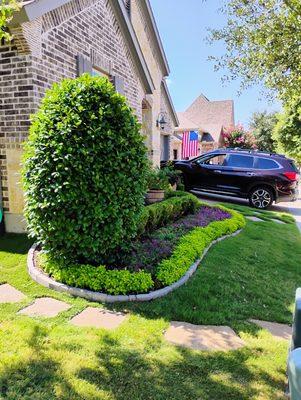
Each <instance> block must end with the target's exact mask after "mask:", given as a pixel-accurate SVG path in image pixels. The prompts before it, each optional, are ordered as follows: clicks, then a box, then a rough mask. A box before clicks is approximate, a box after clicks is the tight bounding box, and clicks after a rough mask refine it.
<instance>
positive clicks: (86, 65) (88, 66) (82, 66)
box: [76, 54, 92, 76]
mask: <svg viewBox="0 0 301 400" xmlns="http://www.w3.org/2000/svg"><path fill="white" fill-rule="evenodd" d="M76 60H77V76H81V75H82V74H84V73H88V74H92V63H91V61H90V60H88V59H87V58H85V57H84V56H83V55H81V54H79V55H78V56H77V57H76Z"/></svg>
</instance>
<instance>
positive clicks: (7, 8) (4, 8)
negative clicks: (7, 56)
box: [0, 0, 21, 41]
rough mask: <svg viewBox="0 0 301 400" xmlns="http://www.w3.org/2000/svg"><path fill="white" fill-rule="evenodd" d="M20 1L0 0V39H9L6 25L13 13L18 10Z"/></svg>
mask: <svg viewBox="0 0 301 400" xmlns="http://www.w3.org/2000/svg"><path fill="white" fill-rule="evenodd" d="M20 3H21V1H20V0H0V40H5V41H10V40H11V35H10V33H9V32H8V30H7V25H8V23H9V21H10V20H11V19H12V16H13V13H14V12H16V11H18V10H19V8H20V6H21V4H20Z"/></svg>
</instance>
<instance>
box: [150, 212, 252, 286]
mask: <svg viewBox="0 0 301 400" xmlns="http://www.w3.org/2000/svg"><path fill="white" fill-rule="evenodd" d="M220 208H221V209H224V210H226V211H227V212H229V213H230V214H231V215H232V217H231V218H230V219H225V220H223V221H214V222H211V223H210V224H209V225H208V226H206V227H205V228H195V229H193V231H192V232H190V233H189V234H187V235H185V236H183V238H182V239H181V240H180V243H179V244H178V246H177V247H176V248H175V250H174V252H173V254H172V256H171V257H170V258H169V259H167V260H163V261H162V262H161V263H160V264H159V265H158V267H157V269H156V279H157V280H158V281H159V282H160V283H161V284H162V285H163V286H169V285H171V284H173V283H174V282H177V281H178V280H179V279H180V278H181V277H182V276H183V275H184V274H185V273H186V272H187V270H188V269H189V268H190V266H191V265H192V264H193V263H194V262H195V261H196V260H197V259H198V258H200V257H201V256H202V254H203V252H204V250H205V249H206V247H208V246H209V244H210V243H211V242H213V241H214V240H216V239H218V238H219V237H221V236H224V235H229V234H231V233H234V232H236V231H237V230H238V229H241V228H243V227H244V226H245V223H246V222H245V219H244V217H243V216H242V215H241V214H239V213H238V212H237V211H233V210H229V209H227V208H224V207H220Z"/></svg>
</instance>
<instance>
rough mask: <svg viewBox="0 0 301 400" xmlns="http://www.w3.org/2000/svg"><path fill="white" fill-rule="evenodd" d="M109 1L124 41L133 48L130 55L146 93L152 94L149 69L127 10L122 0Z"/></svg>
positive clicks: (153, 87)
mask: <svg viewBox="0 0 301 400" xmlns="http://www.w3.org/2000/svg"><path fill="white" fill-rule="evenodd" d="M109 1H110V3H111V6H112V7H113V9H114V11H115V15H116V16H117V18H118V20H119V23H120V26H121V28H122V31H123V32H124V35H125V37H126V39H127V40H128V42H129V43H130V44H131V46H130V47H131V48H133V50H134V51H132V54H133V56H134V59H135V61H136V64H137V66H138V70H139V72H140V75H141V77H142V80H143V84H144V86H145V89H146V93H147V94H152V93H153V92H154V90H155V85H154V82H153V80H152V77H151V74H150V72H149V69H148V67H147V64H146V61H145V58H144V56H143V53H142V50H141V47H140V45H139V42H138V39H137V36H136V34H135V31H134V28H133V26H132V23H131V21H130V19H129V15H128V12H127V9H126V8H125V5H124V2H123V0H109Z"/></svg>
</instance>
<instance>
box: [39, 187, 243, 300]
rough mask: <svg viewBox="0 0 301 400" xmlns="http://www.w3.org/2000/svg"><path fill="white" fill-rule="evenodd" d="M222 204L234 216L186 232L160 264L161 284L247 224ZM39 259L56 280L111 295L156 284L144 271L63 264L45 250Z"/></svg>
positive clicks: (144, 289)
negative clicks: (217, 242) (215, 242)
mask: <svg viewBox="0 0 301 400" xmlns="http://www.w3.org/2000/svg"><path fill="white" fill-rule="evenodd" d="M177 196H178V195H177ZM177 196H175V197H177ZM180 197H181V196H180ZM161 204H162V203H161ZM150 207H152V206H150ZM220 208H222V209H224V210H226V211H227V212H229V213H230V214H231V215H232V217H231V218H229V219H225V220H223V221H215V222H212V223H210V224H209V225H208V226H207V227H205V228H195V229H194V230H193V231H192V232H190V233H189V234H188V235H185V236H183V238H182V239H181V240H180V243H179V244H178V245H177V246H176V248H175V250H174V252H173V254H172V256H171V257H170V258H169V259H167V260H164V261H162V262H161V263H160V264H159V266H158V267H157V269H156V273H155V278H156V280H157V281H159V283H160V284H161V285H162V286H168V285H171V284H172V283H174V282H176V281H178V280H179V279H180V278H181V277H182V276H183V275H184V274H185V273H186V272H187V270H188V269H189V268H190V266H191V265H192V264H193V263H194V262H195V261H196V260H197V259H198V258H200V257H201V255H202V254H203V252H204V250H205V248H206V247H207V246H208V245H209V244H210V243H211V242H212V241H213V240H216V239H217V238H219V237H221V236H224V235H227V234H231V233H234V232H236V231H237V230H238V229H241V228H243V227H244V225H245V219H244V217H243V216H242V215H241V214H239V213H238V212H236V211H233V210H228V209H226V208H224V207H220ZM39 262H40V264H41V267H42V268H43V270H44V271H45V272H47V273H48V274H49V275H51V276H52V277H53V278H54V279H55V280H56V281H59V282H62V283H65V284H67V285H69V286H73V287H79V288H85V289H90V290H93V291H98V292H105V293H108V294H112V295H118V294H132V293H135V294H137V293H147V292H149V291H150V290H151V289H153V288H154V281H153V278H152V275H151V274H150V273H148V272H144V271H140V272H130V271H128V270H109V269H106V267H105V266H99V267H93V266H91V265H68V266H66V265H65V266H62V265H59V264H58V263H57V262H55V261H52V260H51V259H50V258H49V257H48V256H47V255H46V254H41V255H40V258H39Z"/></svg>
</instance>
